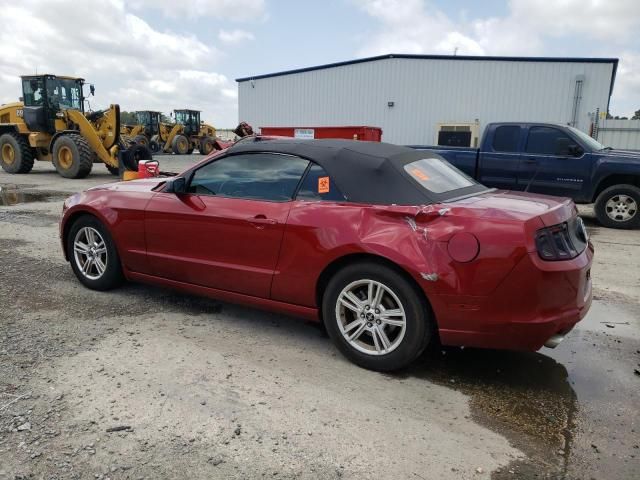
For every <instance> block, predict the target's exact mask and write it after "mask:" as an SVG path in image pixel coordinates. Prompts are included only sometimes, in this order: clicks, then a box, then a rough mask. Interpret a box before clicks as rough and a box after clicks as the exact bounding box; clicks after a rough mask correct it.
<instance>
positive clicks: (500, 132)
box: [493, 125, 520, 152]
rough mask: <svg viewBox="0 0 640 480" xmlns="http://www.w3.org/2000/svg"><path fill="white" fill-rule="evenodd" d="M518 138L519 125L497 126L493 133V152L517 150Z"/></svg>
mask: <svg viewBox="0 0 640 480" xmlns="http://www.w3.org/2000/svg"><path fill="white" fill-rule="evenodd" d="M519 139H520V127H519V126H518V125H503V126H502V127H498V128H496V130H495V133H494V134H493V150H494V151H495V152H517V151H518V140H519Z"/></svg>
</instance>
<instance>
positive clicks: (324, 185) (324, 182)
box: [318, 177, 329, 193]
mask: <svg viewBox="0 0 640 480" xmlns="http://www.w3.org/2000/svg"><path fill="white" fill-rule="evenodd" d="M318 193H329V177H320V178H318Z"/></svg>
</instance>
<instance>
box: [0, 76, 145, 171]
mask: <svg viewBox="0 0 640 480" xmlns="http://www.w3.org/2000/svg"><path fill="white" fill-rule="evenodd" d="M83 85H84V80H83V79H81V78H73V77H62V76H56V75H30V76H24V77H22V99H21V100H22V101H20V102H16V103H10V104H6V105H0V166H2V168H3V169H4V170H5V171H6V172H9V173H29V172H30V171H31V169H32V168H33V163H34V161H35V160H46V161H51V162H53V165H54V166H55V168H56V170H57V171H58V173H59V174H60V175H62V176H63V177H66V178H83V177H86V176H87V175H89V172H91V169H92V167H93V164H94V163H104V164H105V165H106V167H107V169H108V170H109V171H110V172H111V173H112V174H114V175H118V174H122V173H123V172H124V171H125V170H137V163H138V161H139V160H148V159H151V153H150V152H149V150H148V149H147V148H146V147H144V146H141V145H135V146H132V147H130V148H127V147H126V145H125V144H124V143H123V142H122V141H121V139H120V107H119V106H118V105H111V106H110V107H109V108H108V109H106V110H101V111H95V112H87V113H85V112H84V101H85V99H84V95H83ZM90 91H91V94H92V95H93V92H94V88H93V85H91V86H90Z"/></svg>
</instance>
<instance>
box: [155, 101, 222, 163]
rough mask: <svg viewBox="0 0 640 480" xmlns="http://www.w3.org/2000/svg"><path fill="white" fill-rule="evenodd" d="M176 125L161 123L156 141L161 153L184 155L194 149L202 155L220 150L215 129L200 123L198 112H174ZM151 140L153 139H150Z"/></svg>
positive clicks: (185, 110)
mask: <svg viewBox="0 0 640 480" xmlns="http://www.w3.org/2000/svg"><path fill="white" fill-rule="evenodd" d="M174 118H175V121H176V123H175V124H170V123H161V124H160V134H159V135H158V138H157V139H156V140H157V141H159V143H160V144H161V145H162V146H163V147H162V151H164V152H166V153H170V152H173V153H176V154H179V155H185V154H190V153H192V152H193V151H194V150H195V149H198V151H199V152H200V153H201V154H203V155H209V154H210V153H211V152H212V151H213V150H220V149H221V147H220V146H219V145H218V142H217V139H216V129H215V128H214V127H212V126H211V125H208V124H206V123H204V122H201V121H200V112H199V111H198V110H187V109H184V110H174ZM152 139H153V137H152Z"/></svg>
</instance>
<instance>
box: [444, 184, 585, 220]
mask: <svg viewBox="0 0 640 480" xmlns="http://www.w3.org/2000/svg"><path fill="white" fill-rule="evenodd" d="M445 205H447V206H449V205H451V208H452V210H456V211H458V213H461V214H462V213H463V212H460V211H459V209H464V210H466V211H467V213H469V214H472V215H473V216H479V217H483V218H493V219H496V220H518V221H523V222H524V221H528V220H531V219H533V218H535V217H539V218H540V219H541V220H542V222H543V223H544V224H545V225H547V226H548V225H556V224H558V223H562V222H564V221H566V220H567V219H569V218H571V217H572V216H574V215H576V214H577V208H576V206H575V204H574V203H573V201H572V200H571V199H569V198H561V197H552V196H548V195H538V194H533V193H524V192H510V191H505V190H494V191H491V192H487V193H483V194H480V195H474V196H472V197H468V198H464V199H461V200H457V201H454V202H450V203H448V204H445Z"/></svg>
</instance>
